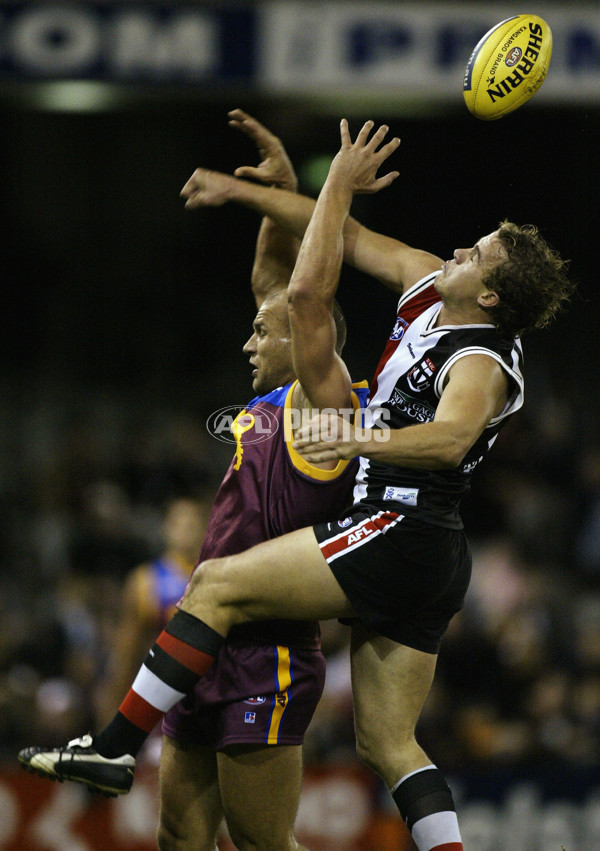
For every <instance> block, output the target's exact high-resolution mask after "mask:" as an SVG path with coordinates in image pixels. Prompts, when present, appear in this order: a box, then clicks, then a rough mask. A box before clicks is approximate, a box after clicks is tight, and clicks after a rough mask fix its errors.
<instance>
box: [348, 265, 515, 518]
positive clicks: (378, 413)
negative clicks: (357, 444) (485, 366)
mask: <svg viewBox="0 0 600 851" xmlns="http://www.w3.org/2000/svg"><path fill="white" fill-rule="evenodd" d="M436 275H437V273H434V274H432V275H428V276H427V277H425V278H422V279H421V280H420V281H418V282H417V283H416V284H414V285H413V286H412V287H411V288H410V289H409V290H407V291H406V292H405V293H404V295H403V296H402V297H401V299H400V301H399V302H398V317H397V319H396V324H395V325H394V328H393V330H392V333H391V335H390V338H389V340H388V342H387V345H386V347H385V349H384V352H383V355H382V357H381V360H380V362H379V365H378V367H377V372H376V373H375V378H374V379H373V384H372V386H371V401H370V404H369V406H368V408H367V410H366V412H365V422H366V425H373V426H374V427H375V428H377V426H378V425H380V426H382V427H383V428H385V427H386V426H387V427H389V428H404V427H405V426H412V425H418V424H420V423H428V422H431V420H433V418H434V416H435V412H436V408H437V406H438V403H439V400H440V397H441V395H442V390H443V387H444V383H445V380H446V377H447V375H448V371H449V370H450V368H451V367H452V366H453V364H455V363H456V362H457V361H458V360H459V359H460V358H463V357H467V356H468V355H472V354H484V355H488V356H489V357H491V358H493V359H494V360H495V361H497V362H498V363H499V364H500V366H501V367H502V368H503V369H504V370H505V372H506V374H507V376H508V378H509V400H508V403H507V405H506V407H505V409H504V410H503V411H502V413H501V414H500V416H498V417H496V418H495V419H493V420H492V421H491V422H490V423H489V425H488V426H487V428H486V429H485V430H484V432H483V434H482V435H481V436H480V437H479V438H478V440H477V441H476V443H475V444H474V445H473V446H472V447H471V449H470V450H469V451H468V452H467V454H466V455H465V457H464V458H463V460H462V462H461V464H460V465H459V466H458V467H457V468H452V469H448V470H420V469H415V468H409V467H395V466H392V465H388V464H382V463H380V462H376V461H370V460H369V459H367V458H361V459H360V468H359V471H358V474H357V478H356V486H355V489H354V500H355V503H357V502H358V503H367V504H368V505H371V506H376V507H378V508H380V509H382V510H385V511H395V512H398V513H399V514H403V515H407V516H409V515H413V516H418V517H419V518H420V519H421V520H423V521H424V522H426V523H432V524H434V525H438V526H445V527H448V528H455V529H460V528H462V521H461V518H460V514H459V506H460V501H461V498H462V497H463V496H464V494H465V493H467V491H468V490H469V482H470V478H471V473H472V471H473V470H474V469H475V467H477V466H478V464H479V463H480V462H481V461H482V460H483V458H484V457H485V455H486V454H487V452H488V451H489V449H490V448H491V447H492V445H493V443H494V441H495V440H496V437H497V436H498V432H499V431H500V429H501V428H502V426H503V425H504V423H505V422H506V421H507V419H508V417H509V416H510V415H511V414H513V413H514V412H515V411H517V410H518V409H519V408H520V407H521V406H522V404H523V377H522V374H521V368H522V362H523V353H522V350H521V344H520V342H519V340H502V339H501V338H500V337H499V335H498V334H497V332H496V330H495V328H494V326H493V325H453V326H443V327H437V328H436V327H435V322H436V319H437V317H438V314H439V311H440V309H441V300H440V297H439V295H438V293H437V291H436V290H435V288H434V286H433V281H434V279H435V277H436Z"/></svg>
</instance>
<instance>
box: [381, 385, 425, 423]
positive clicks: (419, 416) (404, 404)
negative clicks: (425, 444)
mask: <svg viewBox="0 0 600 851" xmlns="http://www.w3.org/2000/svg"><path fill="white" fill-rule="evenodd" d="M389 404H390V405H392V406H393V407H394V408H395V409H396V410H397V411H398V412H399V413H401V414H403V415H404V416H406V417H409V418H410V419H411V420H416V422H418V423H429V422H431V420H432V419H433V418H434V416H435V411H434V409H433V408H432V407H431V406H430V405H425V404H424V403H423V402H419V401H418V400H417V399H413V398H412V396H409V395H407V394H406V393H403V392H402V391H401V390H398V388H395V389H394V392H393V393H392V395H391V397H390V402H389Z"/></svg>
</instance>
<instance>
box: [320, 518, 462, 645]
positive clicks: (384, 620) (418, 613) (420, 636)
mask: <svg viewBox="0 0 600 851" xmlns="http://www.w3.org/2000/svg"><path fill="white" fill-rule="evenodd" d="M313 528H314V532H315V535H316V538H317V541H318V544H319V546H320V548H321V552H322V553H323V555H324V557H325V559H326V560H327V563H328V564H329V567H330V568H331V570H332V571H333V574H334V576H335V578H336V579H337V581H338V582H339V583H340V585H341V586H342V589H343V590H344V592H345V594H346V596H347V597H348V600H349V601H350V603H351V604H352V606H353V608H354V610H355V612H356V614H357V615H358V617H359V618H360V620H361V621H362V622H363V623H364V625H365V626H366V627H367V629H369V630H371V632H376V633H378V634H380V635H384V636H386V637H387V638H391V639H392V640H393V641H397V642H399V643H400V644H406V645H407V646H408V647H414V648H416V649H417V650H423V651H424V652H425V653H437V652H438V651H439V648H440V644H441V639H442V636H443V634H444V632H445V631H446V629H447V627H448V624H449V622H450V619H451V618H452V616H453V615H454V614H456V612H458V611H459V609H461V608H462V605H463V601H464V597H465V594H466V593H467V588H468V587H469V580H470V578H471V553H470V550H469V545H468V543H467V539H466V536H465V533H464V531H463V530H462V529H458V530H457V529H445V528H443V527H441V526H433V525H431V524H428V523H421V522H419V521H418V520H415V519H414V518H411V517H406V516H403V515H401V514H400V515H399V514H394V513H393V512H389V511H377V510H376V509H375V508H373V507H372V506H365V507H364V508H359V507H358V506H356V507H355V508H354V509H352V511H351V513H349V515H348V516H347V517H346V518H345V519H342V520H339V521H337V522H333V523H321V524H318V525H316V526H314V527H313Z"/></svg>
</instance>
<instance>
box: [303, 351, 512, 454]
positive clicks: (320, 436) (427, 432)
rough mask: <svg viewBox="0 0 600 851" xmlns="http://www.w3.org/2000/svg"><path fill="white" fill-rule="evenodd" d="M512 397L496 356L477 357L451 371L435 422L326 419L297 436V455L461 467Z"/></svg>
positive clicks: (312, 424)
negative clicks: (384, 424)
mask: <svg viewBox="0 0 600 851" xmlns="http://www.w3.org/2000/svg"><path fill="white" fill-rule="evenodd" d="M507 399H508V378H507V375H506V373H505V371H504V370H503V369H502V367H501V366H500V364H499V363H498V362H497V361H496V360H494V358H492V357H489V356H488V355H483V354H473V355H468V356H466V357H463V358H461V359H460V360H458V361H457V362H456V363H455V364H454V365H453V366H452V368H451V369H450V371H449V374H448V379H447V381H446V385H445V387H444V389H443V391H442V396H441V398H440V402H439V404H438V407H437V410H436V413H435V417H434V419H433V421H432V422H430V423H424V424H419V425H414V426H407V427H406V428H401V429H357V428H354V427H350V426H349V425H348V423H344V422H343V421H342V420H340V419H338V418H336V421H335V422H333V421H332V417H330V416H327V415H322V418H321V421H320V422H318V423H315V422H314V421H313V422H311V423H308V424H307V425H306V426H304V427H303V428H302V429H301V430H299V432H298V433H297V434H296V443H295V444H294V446H295V448H296V449H297V451H298V452H299V453H300V454H301V455H302V456H303V457H305V458H306V460H307V461H310V462H312V463H317V462H319V461H325V460H331V459H333V458H352V457H354V456H355V455H363V456H365V457H366V458H370V459H372V460H376V461H379V462H381V463H383V464H393V465H396V466H399V467H418V468H421V469H426V470H436V469H448V468H453V467H457V466H458V465H459V464H460V462H461V461H462V459H463V458H464V457H465V455H466V454H467V452H468V451H469V449H470V448H471V446H473V444H474V443H475V441H476V440H477V438H478V437H479V436H480V435H481V434H482V432H483V431H484V429H485V428H486V426H487V425H488V424H489V423H490V421H491V420H492V419H493V418H494V417H496V416H499V415H500V414H501V412H502V411H503V409H504V407H505V405H506V402H507Z"/></svg>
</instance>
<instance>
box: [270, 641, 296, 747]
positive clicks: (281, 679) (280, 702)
mask: <svg viewBox="0 0 600 851" xmlns="http://www.w3.org/2000/svg"><path fill="white" fill-rule="evenodd" d="M275 652H276V653H277V694H276V695H275V706H274V707H273V713H272V715H271V723H270V725H269V732H268V734H267V744H268V745H276V744H277V739H278V737H279V727H280V725H281V719H282V718H283V713H284V712H285V710H286V708H287V705H288V700H289V694H288V689H289V687H290V686H291V684H292V666H291V661H290V648H289V647H282V646H280V645H279V644H278V645H277V648H276V651H275Z"/></svg>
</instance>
